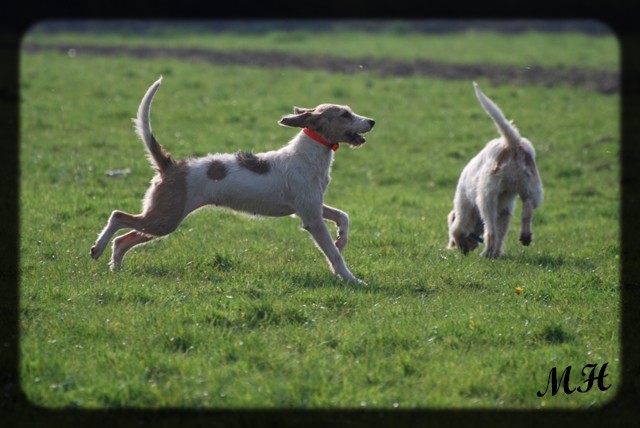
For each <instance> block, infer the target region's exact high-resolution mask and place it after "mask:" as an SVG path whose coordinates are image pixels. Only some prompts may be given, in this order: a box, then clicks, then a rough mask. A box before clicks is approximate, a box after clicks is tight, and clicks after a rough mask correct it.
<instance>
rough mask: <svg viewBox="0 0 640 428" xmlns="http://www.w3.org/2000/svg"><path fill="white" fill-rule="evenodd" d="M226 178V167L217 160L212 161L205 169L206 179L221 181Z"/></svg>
mask: <svg viewBox="0 0 640 428" xmlns="http://www.w3.org/2000/svg"><path fill="white" fill-rule="evenodd" d="M226 176H227V167H226V166H225V164H224V163H223V162H221V161H219V160H212V161H211V163H210V164H209V168H207V177H209V178H210V179H212V180H222V179H223V178H225V177H226Z"/></svg>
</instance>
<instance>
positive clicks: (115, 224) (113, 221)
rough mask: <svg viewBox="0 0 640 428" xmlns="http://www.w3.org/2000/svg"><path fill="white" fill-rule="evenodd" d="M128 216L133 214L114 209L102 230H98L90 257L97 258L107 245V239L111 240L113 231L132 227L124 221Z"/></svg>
mask: <svg viewBox="0 0 640 428" xmlns="http://www.w3.org/2000/svg"><path fill="white" fill-rule="evenodd" d="M130 217H133V216H132V215H131V214H127V213H124V212H122V211H117V210H116V211H114V212H112V213H111V216H110V217H109V221H108V222H107V225H106V226H105V228H104V229H102V232H100V235H98V239H97V240H96V242H95V243H94V244H93V247H91V257H93V258H94V259H96V260H97V259H98V257H100V256H101V255H102V253H103V252H104V249H105V248H106V247H107V244H108V243H109V240H111V237H112V236H113V234H114V233H116V232H117V231H118V230H120V229H122V228H125V227H132V226H129V225H128V222H126V221H125V220H126V219H127V218H130Z"/></svg>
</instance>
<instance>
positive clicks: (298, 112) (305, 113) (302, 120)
mask: <svg viewBox="0 0 640 428" xmlns="http://www.w3.org/2000/svg"><path fill="white" fill-rule="evenodd" d="M312 114H313V109H310V108H302V107H294V108H293V114H288V115H286V116H282V119H280V121H279V122H278V123H279V124H280V125H282V126H291V127H294V128H304V127H305V126H307V121H308V120H309V118H310V117H311V115H312Z"/></svg>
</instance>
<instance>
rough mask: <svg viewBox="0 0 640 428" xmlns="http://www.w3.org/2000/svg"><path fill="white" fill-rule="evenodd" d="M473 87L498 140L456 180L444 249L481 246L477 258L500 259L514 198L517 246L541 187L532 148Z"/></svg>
mask: <svg viewBox="0 0 640 428" xmlns="http://www.w3.org/2000/svg"><path fill="white" fill-rule="evenodd" d="M473 86H474V88H475V92H476V96H477V97H478V100H479V101H480V104H481V105H482V107H483V108H484V110H485V111H486V112H487V113H488V114H489V116H491V118H492V119H493V121H494V123H495V124H496V127H497V128H498V131H499V132H500V134H501V138H497V139H495V140H492V141H490V142H489V143H488V144H487V145H486V146H485V148H484V149H482V151H481V152H480V153H478V155H476V156H475V157H474V158H473V159H471V161H470V162H469V163H468V164H467V166H466V167H465V168H464V170H463V171H462V174H461V175H460V180H459V181H458V187H457V188H456V194H455V197H454V200H453V211H451V213H449V216H448V223H449V246H448V248H456V247H457V248H460V249H461V250H462V252H463V253H464V254H467V253H468V252H469V251H472V250H474V249H475V248H476V247H477V246H478V244H479V243H482V242H484V243H485V244H486V248H485V249H484V251H483V252H482V253H481V255H483V256H486V257H490V258H496V257H500V256H502V255H503V251H502V247H503V243H504V239H505V236H506V234H507V230H508V228H509V222H510V221H511V217H512V215H513V210H514V208H515V200H516V196H518V195H519V196H520V198H521V199H522V227H521V230H520V242H522V244H523V245H529V244H530V243H531V240H532V232H531V220H532V218H533V212H534V210H535V209H536V208H537V207H538V206H540V203H541V202H542V182H541V180H540V174H539V173H538V169H537V167H536V161H535V157H536V155H535V150H534V149H533V145H532V144H531V142H530V141H529V140H527V139H526V138H523V137H521V136H520V134H519V132H518V130H517V129H516V127H515V126H514V125H513V124H512V123H510V122H509V121H507V119H506V118H505V117H504V115H503V114H502V111H500V109H499V108H498V106H496V105H495V104H494V103H493V102H492V101H491V100H490V99H489V98H487V97H486V96H485V95H484V94H483V93H482V91H481V90H480V87H479V86H478V85H477V84H476V83H475V82H473ZM483 234H484V241H483V238H482V237H481V236H482V235H483Z"/></svg>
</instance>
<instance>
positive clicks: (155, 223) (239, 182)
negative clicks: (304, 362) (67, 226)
mask: <svg viewBox="0 0 640 428" xmlns="http://www.w3.org/2000/svg"><path fill="white" fill-rule="evenodd" d="M161 82H162V77H160V79H158V81H156V82H155V83H154V84H153V85H151V87H150V88H149V89H148V90H147V93H146V94H145V96H144V98H143V99H142V102H141V103H140V107H139V108H138V115H137V118H136V119H135V120H134V122H135V127H136V133H137V134H138V136H139V137H140V138H141V139H142V141H143V142H144V143H145V147H146V149H147V152H148V157H149V160H150V162H151V164H152V166H153V167H154V168H155V170H156V175H155V177H154V178H153V179H152V181H151V186H150V187H149V189H148V190H147V193H146V195H145V197H144V201H143V206H142V214H139V215H131V214H127V213H124V212H122V211H113V213H111V217H110V218H109V221H108V223H107V225H106V227H105V228H104V230H103V231H102V232H101V233H100V235H99V236H98V239H97V240H96V242H95V244H94V245H93V247H92V248H91V256H92V257H93V258H94V259H97V258H98V257H100V255H101V254H102V252H103V251H104V249H105V247H106V245H107V244H108V242H109V240H110V239H111V237H112V236H113V234H114V233H115V232H116V231H117V230H119V229H122V228H129V229H133V230H132V231H130V232H128V233H126V234H124V235H121V236H119V237H117V238H116V239H114V241H113V253H112V257H111V263H110V265H111V269H112V270H119V269H120V268H121V267H122V259H123V257H124V255H125V253H126V252H127V251H129V250H130V249H131V248H132V247H133V246H135V245H138V244H142V243H145V242H148V241H150V240H152V239H154V238H156V237H159V236H165V235H168V234H169V233H171V232H173V231H174V230H175V229H176V228H177V227H178V225H179V224H180V223H181V222H182V220H183V219H184V218H185V217H186V216H187V215H188V214H189V213H191V212H192V211H194V210H197V209H198V208H201V207H203V206H206V205H215V206H222V207H227V208H231V209H233V210H236V211H241V212H245V213H249V214H254V215H262V216H273V217H278V216H288V215H293V214H296V215H298V216H299V217H300V218H301V220H302V224H303V228H304V229H306V230H307V231H308V232H309V233H310V234H311V235H312V237H313V239H314V240H315V242H316V244H317V245H318V247H319V248H320V250H322V252H323V253H324V255H325V256H326V258H327V260H328V261H329V264H330V265H331V268H332V270H333V272H334V273H335V274H337V275H338V276H339V277H340V278H342V279H343V280H345V281H349V282H356V283H362V281H360V280H359V279H358V278H356V277H355V276H354V275H353V274H352V273H351V272H350V271H349V269H348V268H347V266H346V264H345V262H344V260H343V258H342V255H341V254H340V253H341V252H342V250H343V249H344V247H345V245H346V244H347V234H348V228H349V218H348V216H347V214H346V213H344V212H343V211H340V210H338V209H336V208H332V207H329V206H327V205H324V192H325V190H326V188H327V186H328V185H329V181H330V176H329V174H330V171H331V164H332V162H333V156H334V153H333V152H334V151H335V150H337V149H338V144H339V143H347V144H349V145H350V146H351V147H358V146H361V145H362V144H364V143H365V138H364V137H363V136H362V135H360V134H362V133H365V132H368V131H370V130H371V129H372V128H373V126H374V124H375V121H374V120H373V119H369V118H367V117H363V116H359V115H357V114H355V113H353V112H352V111H351V109H350V108H349V107H348V106H340V105H335V104H321V105H319V106H317V107H315V108H309V109H306V108H298V107H294V114H290V115H287V116H284V117H282V119H281V120H280V121H279V123H280V124H281V125H284V126H291V127H299V128H303V129H302V131H300V132H299V133H298V134H297V135H296V136H295V137H294V138H293V140H291V141H290V142H289V144H287V145H286V146H284V147H282V148H281V149H279V150H275V151H270V152H267V153H261V154H253V153H249V152H238V153H235V154H215V155H209V156H206V157H202V158H190V159H185V160H174V159H173V158H172V157H171V156H170V155H169V154H168V153H166V152H165V151H164V150H163V148H162V147H161V146H160V144H159V143H158V142H157V141H156V139H155V138H154V136H153V134H152V132H151V125H150V117H149V114H150V110H151V101H152V99H153V96H154V94H155V93H156V91H157V90H158V88H159V87H160V83H161ZM324 219H327V220H331V221H333V222H334V223H335V224H336V226H337V228H338V233H337V238H336V240H335V243H334V241H333V239H332V238H331V235H330V234H329V230H328V229H327V226H326V224H325V223H324Z"/></svg>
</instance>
